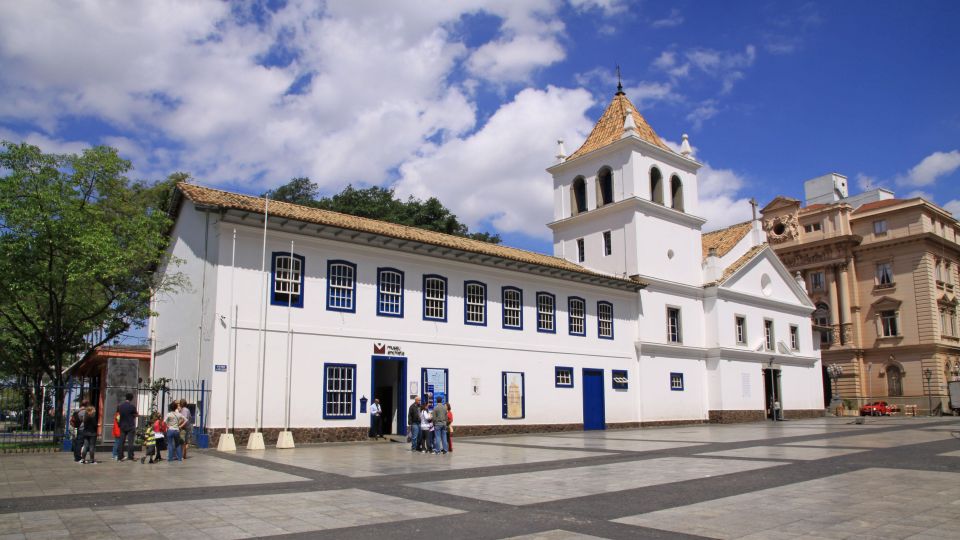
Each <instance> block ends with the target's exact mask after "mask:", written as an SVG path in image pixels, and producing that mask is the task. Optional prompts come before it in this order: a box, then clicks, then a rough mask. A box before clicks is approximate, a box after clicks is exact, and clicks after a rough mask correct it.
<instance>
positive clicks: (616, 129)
mask: <svg viewBox="0 0 960 540" xmlns="http://www.w3.org/2000/svg"><path fill="white" fill-rule="evenodd" d="M627 109H629V110H630V111H632V113H633V114H632V116H633V121H634V123H636V124H637V136H639V137H640V138H641V139H643V140H645V141H647V142H648V143H651V144H655V145H657V146H659V147H660V148H663V149H664V150H667V151H669V152H672V151H673V150H671V149H670V147H669V146H667V145H666V144H664V142H663V141H662V140H660V137H658V136H657V134H656V132H654V131H653V128H652V127H650V124H648V123H647V121H646V120H645V119H644V118H643V115H641V114H640V113H639V112H637V108H636V107H634V106H633V103H630V100H629V99H627V96H626V95H624V94H617V95H615V96H613V101H611V102H610V105H608V106H607V110H605V111H604V112H603V115H602V116H600V119H599V120H597V124H596V125H595V126H593V131H591V132H590V135H589V136H587V140H585V141H584V142H583V144H582V145H581V146H580V148H578V149H577V151H576V152H574V153H572V154H570V155H569V156H567V159H568V160H570V159H573V158H577V157H580V156H582V155H584V154H586V153H588V152H593V151H594V150H597V149H598V148H602V147H604V146H606V145H608V144H610V143H612V142H614V141H616V140H617V139H619V138H620V136H621V135H623V119H624V116H625V115H626V111H627Z"/></svg>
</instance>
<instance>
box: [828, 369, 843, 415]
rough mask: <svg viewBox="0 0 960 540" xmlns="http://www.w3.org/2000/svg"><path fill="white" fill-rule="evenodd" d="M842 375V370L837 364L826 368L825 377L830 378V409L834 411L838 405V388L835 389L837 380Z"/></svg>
mask: <svg viewBox="0 0 960 540" xmlns="http://www.w3.org/2000/svg"><path fill="white" fill-rule="evenodd" d="M840 375H843V368H842V367H841V366H840V365H838V364H830V365H829V366H827V377H830V408H831V409H835V408H836V407H837V406H839V403H840V388H838V387H837V379H839V378H840Z"/></svg>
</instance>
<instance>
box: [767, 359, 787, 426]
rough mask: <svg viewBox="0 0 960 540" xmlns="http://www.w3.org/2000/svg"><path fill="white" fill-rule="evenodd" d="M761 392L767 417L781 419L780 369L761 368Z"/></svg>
mask: <svg viewBox="0 0 960 540" xmlns="http://www.w3.org/2000/svg"><path fill="white" fill-rule="evenodd" d="M763 394H764V400H765V402H766V409H767V418H769V419H770V420H783V411H782V408H783V399H782V396H781V395H780V369H772V368H766V369H764V370H763Z"/></svg>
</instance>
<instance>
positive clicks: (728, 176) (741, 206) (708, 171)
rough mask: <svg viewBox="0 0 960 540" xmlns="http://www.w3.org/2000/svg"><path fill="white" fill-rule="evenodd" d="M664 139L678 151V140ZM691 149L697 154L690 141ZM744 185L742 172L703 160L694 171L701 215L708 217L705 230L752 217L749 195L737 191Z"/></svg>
mask: <svg viewBox="0 0 960 540" xmlns="http://www.w3.org/2000/svg"><path fill="white" fill-rule="evenodd" d="M663 142H664V143H666V145H667V146H669V147H670V149H671V150H673V151H674V152H677V153H679V152H680V143H678V142H674V141H671V140H668V139H663ZM688 142H689V141H688ZM691 150H692V152H691V157H694V158H696V155H697V147H696V146H695V145H692V144H691ZM746 185H747V181H746V180H745V179H744V178H743V176H741V175H740V174H738V173H737V172H736V171H734V170H732V169H714V168H713V167H711V166H710V164H709V163H704V164H703V167H701V168H700V170H699V171H697V188H698V189H697V194H698V198H699V201H700V216H701V217H703V218H705V219H706V220H707V223H706V224H705V225H704V226H703V230H704V231H715V230H717V229H722V228H723V227H727V226H730V225H733V224H734V223H742V222H744V221H747V220H749V219H750V218H751V216H752V209H751V207H750V198H749V197H744V196H743V194H742V193H740V191H741V190H742V189H743V188H744V186H746Z"/></svg>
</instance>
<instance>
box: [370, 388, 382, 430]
mask: <svg viewBox="0 0 960 540" xmlns="http://www.w3.org/2000/svg"><path fill="white" fill-rule="evenodd" d="M382 414H383V409H381V408H380V400H379V399H377V398H374V400H373V403H372V404H371V405H370V436H371V437H373V438H374V439H382V438H383V427H382V426H381V425H380V419H381V418H380V417H381V415H382Z"/></svg>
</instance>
